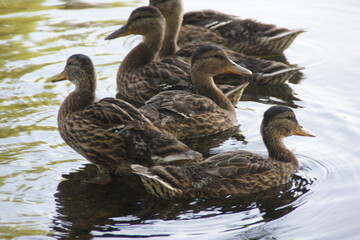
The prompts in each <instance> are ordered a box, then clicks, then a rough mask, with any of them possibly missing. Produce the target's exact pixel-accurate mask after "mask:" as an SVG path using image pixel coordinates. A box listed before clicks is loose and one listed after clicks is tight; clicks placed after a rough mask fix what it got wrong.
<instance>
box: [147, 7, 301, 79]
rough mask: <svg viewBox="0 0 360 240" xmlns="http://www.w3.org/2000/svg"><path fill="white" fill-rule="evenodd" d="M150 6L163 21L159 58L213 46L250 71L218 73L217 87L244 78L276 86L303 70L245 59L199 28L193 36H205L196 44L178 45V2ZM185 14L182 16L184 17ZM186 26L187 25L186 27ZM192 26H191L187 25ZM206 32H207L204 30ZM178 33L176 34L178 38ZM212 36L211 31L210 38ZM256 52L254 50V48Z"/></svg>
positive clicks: (252, 58) (182, 55) (180, 27)
mask: <svg viewBox="0 0 360 240" xmlns="http://www.w3.org/2000/svg"><path fill="white" fill-rule="evenodd" d="M150 5H151V6H154V7H156V8H158V9H159V10H160V12H161V13H162V14H163V16H164V18H165V19H166V34H165V41H164V44H163V46H162V48H161V50H160V54H159V56H160V58H164V57H167V56H172V55H175V56H180V57H185V58H189V59H190V58H191V55H192V54H193V53H194V51H195V49H197V48H198V47H200V46H202V45H205V44H216V45H219V46H220V47H222V48H223V49H224V50H225V51H226V53H227V54H228V55H229V56H230V58H231V59H233V60H234V61H235V62H236V63H238V64H241V65H242V66H244V67H245V68H247V69H249V70H251V71H252V72H253V73H254V74H252V75H251V76H236V75H229V74H220V75H218V76H216V77H215V82H216V83H217V84H230V85H231V84H232V85H236V84H237V82H239V81H240V82H241V81H244V80H245V79H248V80H249V81H250V83H251V84H256V85H258V84H262V85H279V84H283V83H285V82H287V81H288V80H289V79H291V78H292V77H293V76H294V75H296V74H297V73H299V71H300V70H303V69H304V67H299V66H296V65H292V66H289V65H287V64H285V63H281V62H276V61H271V60H264V59H261V58H258V57H254V56H248V55H246V54H248V53H246V54H245V53H243V52H239V51H234V50H233V49H231V48H230V47H228V46H227V44H225V43H224V44H223V43H222V42H219V41H218V42H216V41H211V39H212V37H209V36H208V34H205V33H203V31H202V29H199V31H197V33H198V34H199V35H201V34H204V35H206V36H201V37H199V38H198V39H197V40H196V41H187V42H186V43H185V42H184V43H183V44H181V46H180V47H179V46H178V38H179V36H180V39H181V36H182V34H181V33H182V29H184V26H181V22H182V16H183V15H182V12H183V11H182V10H183V5H182V1H181V0H150ZM185 15H186V14H185ZM186 26H188V25H186ZM190 26H191V27H193V26H192V25H190ZM206 31H209V30H206ZM179 33H180V35H179ZM214 34H215V33H212V32H211V35H214ZM256 49H257V48H256Z"/></svg>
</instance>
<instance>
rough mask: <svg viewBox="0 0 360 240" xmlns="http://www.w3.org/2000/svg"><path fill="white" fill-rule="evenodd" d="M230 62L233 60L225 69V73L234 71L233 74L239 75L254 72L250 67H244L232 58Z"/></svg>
mask: <svg viewBox="0 0 360 240" xmlns="http://www.w3.org/2000/svg"><path fill="white" fill-rule="evenodd" d="M230 62H231V64H230V65H229V67H227V68H226V69H225V73H233V74H238V75H251V74H252V72H251V71H250V70H249V69H247V68H244V67H242V66H240V65H239V64H236V63H235V62H233V61H231V60H230Z"/></svg>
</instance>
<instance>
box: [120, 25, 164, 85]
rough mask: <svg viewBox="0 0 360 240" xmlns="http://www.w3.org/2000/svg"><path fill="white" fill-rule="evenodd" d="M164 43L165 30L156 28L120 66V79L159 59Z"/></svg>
mask: <svg viewBox="0 0 360 240" xmlns="http://www.w3.org/2000/svg"><path fill="white" fill-rule="evenodd" d="M163 41H164V30H163V29H162V30H161V29H159V28H156V27H154V31H152V33H151V34H149V35H147V36H144V40H143V42H141V43H140V44H138V45H137V46H136V47H135V48H133V49H132V50H131V51H130V52H129V53H128V55H126V57H125V58H124V60H123V62H122V63H121V64H120V67H119V70H118V78H119V76H120V75H122V74H125V73H128V72H130V71H133V70H135V69H138V68H140V67H143V66H145V65H146V64H148V63H150V62H153V61H155V60H156V59H157V58H158V55H159V52H160V49H161V46H162V43H163Z"/></svg>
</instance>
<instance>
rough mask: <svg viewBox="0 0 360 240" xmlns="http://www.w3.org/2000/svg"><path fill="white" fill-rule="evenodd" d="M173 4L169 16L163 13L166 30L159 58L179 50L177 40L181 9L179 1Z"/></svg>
mask: <svg viewBox="0 0 360 240" xmlns="http://www.w3.org/2000/svg"><path fill="white" fill-rule="evenodd" d="M174 4H175V5H174V6H173V10H172V12H171V14H168V13H163V15H164V17H165V19H166V30H165V41H164V44H163V46H162V48H161V51H160V55H159V56H160V58H164V57H167V56H170V55H173V54H174V53H175V52H177V51H178V50H179V47H178V45H177V40H178V36H179V32H180V27H181V22H182V15H183V7H182V3H181V1H176V2H175V3H174ZM163 12H164V11H163Z"/></svg>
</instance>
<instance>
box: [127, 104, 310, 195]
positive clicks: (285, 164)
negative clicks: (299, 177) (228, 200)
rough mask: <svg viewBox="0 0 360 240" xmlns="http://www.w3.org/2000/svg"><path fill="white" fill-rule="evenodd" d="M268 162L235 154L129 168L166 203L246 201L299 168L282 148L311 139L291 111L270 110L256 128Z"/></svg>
mask: <svg viewBox="0 0 360 240" xmlns="http://www.w3.org/2000/svg"><path fill="white" fill-rule="evenodd" d="M260 132H261V135H262V138H263V141H264V144H265V146H266V148H267V151H268V157H267V158H264V157H262V156H260V155H258V154H255V153H252V152H248V151H244V150H237V151H232V152H224V153H219V154H216V155H213V156H211V157H209V158H207V159H205V160H203V161H200V162H198V163H194V164H186V165H181V166H172V165H166V166H153V167H145V166H142V165H141V164H133V165H131V168H132V171H133V172H134V173H135V174H137V175H139V176H140V178H141V180H142V182H143V184H144V186H145V187H146V189H147V190H148V192H149V193H150V194H152V195H154V196H157V197H159V198H164V199H170V198H184V199H187V198H221V197H227V196H229V195H236V196H248V195H250V194H256V193H259V192H261V191H266V190H269V189H272V188H276V187H279V186H281V185H282V184H285V183H287V182H289V181H290V179H291V177H292V176H293V175H294V173H295V172H296V171H297V170H298V168H299V161H298V160H297V158H296V156H295V154H294V153H293V152H292V151H291V150H289V149H288V148H287V147H286V146H285V145H284V143H283V139H284V138H285V137H288V136H291V135H299V136H310V137H314V135H313V134H312V133H311V132H309V131H307V130H305V129H304V128H303V127H302V126H301V125H300V124H299V123H298V121H297V119H296V116H295V114H294V112H293V110H292V109H291V108H289V107H285V106H272V107H270V108H269V109H268V110H266V111H265V113H264V115H263V120H262V123H261V127H260Z"/></svg>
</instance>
